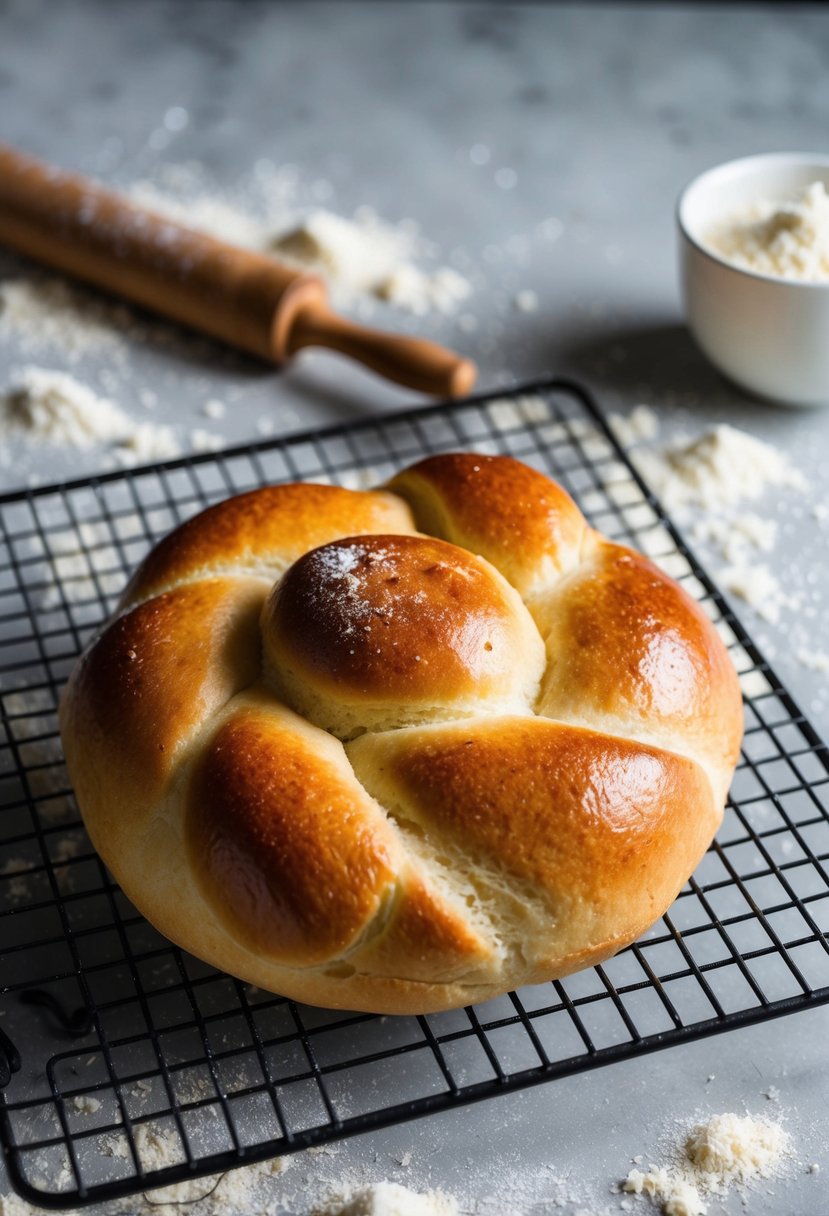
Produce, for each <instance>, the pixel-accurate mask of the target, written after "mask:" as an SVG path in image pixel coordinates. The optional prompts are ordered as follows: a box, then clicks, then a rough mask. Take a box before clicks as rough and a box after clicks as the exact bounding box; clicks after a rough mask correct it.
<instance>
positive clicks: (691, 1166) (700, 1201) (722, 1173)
mask: <svg viewBox="0 0 829 1216" xmlns="http://www.w3.org/2000/svg"><path fill="white" fill-rule="evenodd" d="M793 1155H794V1153H793V1148H792V1144H791V1140H790V1139H789V1136H788V1135H787V1134H786V1132H785V1131H784V1130H783V1128H782V1127H780V1125H779V1124H777V1123H773V1122H771V1121H769V1120H766V1119H755V1118H753V1117H752V1116H750V1115H735V1114H722V1115H714V1116H713V1117H712V1118H711V1119H709V1120H707V1122H705V1123H699V1124H697V1125H696V1126H695V1127H693V1128H692V1129H691V1131H690V1133H689V1134H688V1136H687V1138H686V1140H685V1143H684V1144H683V1146H682V1151H681V1154H680V1155H679V1158H678V1160H677V1161H676V1163H675V1164H674V1165H673V1166H671V1167H667V1166H654V1165H652V1166H650V1168H649V1169H648V1170H647V1171H643V1170H639V1169H633V1170H631V1171H630V1173H629V1174H628V1176H627V1178H626V1179H625V1181H624V1182H623V1183H622V1190H623V1191H626V1192H627V1193H628V1194H633V1195H647V1196H649V1198H650V1199H652V1200H653V1202H654V1203H656V1204H659V1206H660V1210H661V1211H662V1212H663V1214H664V1216H705V1213H706V1212H707V1211H708V1204H707V1201H706V1199H705V1198H704V1196H709V1195H713V1196H722V1195H725V1194H726V1192H727V1191H728V1190H729V1188H730V1187H731V1186H733V1185H737V1186H740V1187H742V1188H745V1187H746V1186H748V1185H750V1184H751V1183H752V1182H756V1181H758V1180H759V1179H763V1178H769V1177H772V1176H774V1175H778V1174H779V1173H780V1172H781V1169H782V1168H783V1167H784V1166H785V1164H786V1162H787V1160H788V1161H791V1159H792V1158H793Z"/></svg>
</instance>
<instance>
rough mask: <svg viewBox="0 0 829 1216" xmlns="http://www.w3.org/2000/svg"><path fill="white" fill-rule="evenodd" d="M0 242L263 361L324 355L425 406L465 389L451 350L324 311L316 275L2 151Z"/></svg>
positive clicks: (469, 369)
mask: <svg viewBox="0 0 829 1216" xmlns="http://www.w3.org/2000/svg"><path fill="white" fill-rule="evenodd" d="M0 243H2V244H5V245H10V246H11V247H12V248H13V249H16V250H18V251H19V252H21V253H25V254H26V255H27V256H29V257H31V258H36V259H37V260H38V261H40V262H46V263H47V264H48V265H49V266H54V267H55V269H57V270H60V271H62V272H63V273H64V274H68V275H72V276H74V277H75V278H78V279H83V280H84V281H85V282H87V283H92V284H93V285H94V286H95V287H100V288H103V290H104V291H108V292H112V294H113V295H117V296H122V297H123V298H124V299H127V300H131V301H133V303H135V304H140V305H142V306H143V307H144V308H149V309H152V310H153V311H154V312H159V313H163V314H164V316H166V317H170V318H171V319H172V320H174V321H178V322H180V323H181V324H183V325H188V326H190V327H191V328H193V329H198V330H201V331H203V332H204V333H207V334H210V335H211V337H213V338H219V339H220V340H221V341H223V342H228V343H230V345H231V346H238V347H240V348H241V349H242V350H245V351H248V352H250V353H251V354H254V355H258V356H259V357H260V358H262V359H266V360H268V361H270V362H273V363H282V362H283V361H284V360H286V359H288V358H289V357H290V356H291V355H293V354H294V353H295V352H296V351H298V350H300V349H301V348H302V347H304V346H325V347H327V348H329V349H330V350H336V351H339V352H340V353H341V354H343V355H348V356H350V358H352V359H357V360H358V361H359V362H360V363H364V364H365V365H366V366H367V367H370V368H371V369H372V370H373V371H375V372H378V373H379V374H380V375H381V376H385V377H386V378H387V379H389V380H394V381H396V382H397V383H398V384H404V385H406V387H408V388H414V389H417V390H418V391H420V392H423V393H432V394H434V395H435V396H441V397H463V396H466V394H467V393H468V392H469V391H470V390H471V388H472V386H473V384H474V383H475V376H476V368H475V364H474V363H472V362H471V361H470V360H469V359H464V358H462V357H461V356H460V355H458V354H456V353H455V352H454V351H450V350H447V349H446V348H445V347H442V346H438V345H437V343H435V342H427V341H425V340H423V339H421V338H408V337H401V336H399V335H395V334H388V333H383V332H381V331H379V330H373V329H366V328H365V327H364V326H362V325H357V324H355V323H354V322H352V321H349V320H347V319H346V318H345V317H341V316H339V315H338V314H337V313H335V312H333V311H332V309H331V308H329V306H328V295H327V291H326V287H325V283H324V282H323V280H322V279H321V278H319V277H318V276H317V275H312V274H306V273H303V272H302V271H298V270H295V269H294V268H292V267H289V266H285V265H284V264H282V263H280V262H278V261H277V260H276V259H275V258H271V257H268V256H266V255H265V254H261V253H253V252H250V251H249V250H246V249H239V248H237V247H236V246H234V245H226V244H224V243H223V242H222V241H218V240H215V239H214V238H213V237H211V236H206V235H205V234H203V233H201V232H195V231H193V230H192V229H190V228H185V227H184V226H183V225H181V224H177V223H174V222H173V221H171V220H169V219H166V218H165V217H164V216H161V215H157V214H155V213H154V212H151V211H147V210H145V209H144V208H143V207H137V206H135V205H134V204H133V203H131V202H130V201H129V200H128V199H126V198H122V197H121V196H120V195H118V194H114V193H113V192H112V191H110V190H105V189H103V187H101V186H99V185H98V184H97V183H96V182H92V181H89V180H88V179H86V178H83V177H80V176H77V175H75V174H72V173H64V172H62V171H61V170H59V169H56V168H54V167H53V166H51V165H48V164H44V163H43V162H42V161H38V160H35V159H34V158H32V157H30V156H26V155H24V154H23V153H21V152H17V151H15V150H14V149H13V148H9V147H5V146H4V145H2V144H0Z"/></svg>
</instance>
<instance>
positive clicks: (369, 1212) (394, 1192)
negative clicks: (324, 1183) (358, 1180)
mask: <svg viewBox="0 0 829 1216" xmlns="http://www.w3.org/2000/svg"><path fill="white" fill-rule="evenodd" d="M319 1211H320V1216H323V1214H324V1216H457V1212H458V1205H457V1202H456V1200H455V1199H453V1198H452V1197H451V1196H449V1195H446V1194H444V1193H443V1192H442V1191H428V1192H427V1193H426V1194H424V1195H420V1194H418V1193H417V1192H416V1191H411V1190H409V1188H408V1187H405V1186H399V1185H398V1184H397V1183H396V1182H377V1183H375V1184H374V1185H373V1186H369V1187H363V1188H360V1189H359V1190H358V1191H356V1193H354V1192H352V1193H351V1194H350V1195H348V1196H344V1197H341V1198H338V1199H336V1200H334V1201H333V1202H332V1203H329V1204H328V1205H327V1206H325V1207H324V1208H321V1209H319Z"/></svg>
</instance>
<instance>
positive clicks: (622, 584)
mask: <svg viewBox="0 0 829 1216" xmlns="http://www.w3.org/2000/svg"><path fill="white" fill-rule="evenodd" d="M61 729H62V735H63V742H64V747H65V750H66V757H67V762H68V765H69V771H70V774H71V777H72V780H73V782H74V785H75V789H76V792H77V796H78V800H79V803H80V806H81V810H82V812H83V816H84V819H85V822H86V826H87V828H88V831H89V834H90V836H91V838H92V841H93V843H94V844H95V846H96V848H97V849H98V851H99V853H100V854H101V856H102V857H103V859H104V861H105V862H106V864H107V865H108V866H109V868H110V869H111V871H112V873H113V874H114V876H115V877H116V879H117V880H118V882H119V883H120V884H121V886H122V887H123V889H124V891H125V892H126V894H127V895H128V896H129V898H130V899H131V900H132V901H133V902H134V903H135V905H136V906H137V907H138V908H139V909H140V911H141V912H142V913H143V914H144V915H146V916H147V917H148V918H149V920H150V921H151V922H152V923H153V924H154V925H156V927H157V928H158V929H159V930H161V932H163V933H164V934H166V935H167V936H168V937H170V938H171V939H172V940H173V941H175V942H177V943H178V944H179V945H180V946H182V947H184V948H185V949H187V950H189V951H191V952H192V953H193V954H196V955H198V956H199V957H201V958H203V959H205V960H207V961H208V962H210V963H211V964H214V965H215V966H217V967H220V968H222V969H223V970H226V971H229V972H231V973H232V974H234V975H236V976H239V977H241V978H242V979H244V980H247V981H250V982H251V983H253V984H256V985H258V986H259V987H262V988H265V989H269V990H272V991H275V992H278V993H281V994H283V995H286V996H290V997H294V998H296V999H298V1000H302V1001H307V1002H310V1003H313V1004H319V1005H329V1006H334V1007H338V1008H354V1009H364V1010H374V1011H379V1012H391V1013H423V1012H429V1011H433V1010H439V1009H446V1008H452V1007H455V1006H459V1005H463V1004H467V1003H469V1002H472V1001H476V1000H481V999H485V998H489V997H492V996H495V995H497V994H499V993H501V992H504V991H506V990H508V989H510V988H512V987H515V986H519V985H523V984H529V983H536V982H540V981H543V980H548V979H551V978H554V977H557V976H562V975H565V974H567V973H569V972H571V971H573V970H576V969H578V968H580V967H584V966H587V965H589V964H592V963H596V962H599V961H601V960H603V959H606V958H607V957H609V956H610V955H612V954H613V953H614V952H615V951H617V950H619V949H620V948H621V947H622V946H624V945H626V944H627V943H629V942H631V941H632V940H633V939H634V938H636V937H637V935H639V934H640V933H641V932H642V931H643V930H645V929H646V928H647V927H648V926H649V925H651V924H652V923H653V921H655V920H656V919H657V918H658V917H659V916H660V915H661V914H662V913H663V912H664V911H665V909H666V908H667V907H668V905H669V904H670V903H671V901H672V900H673V899H674V898H675V896H676V894H677V892H678V891H679V889H680V887H681V886H682V884H683V883H684V882H685V881H686V879H687V878H688V876H689V875H690V873H691V872H692V870H693V869H694V867H695V865H696V864H697V862H698V861H699V860H700V858H701V856H702V854H703V853H704V852H705V850H706V848H707V847H708V845H709V844H710V842H711V839H712V837H713V835H714V833H715V831H716V829H717V827H718V825H719V823H720V819H721V817H722V811H723V804H724V800H725V797H726V793H727V790H728V786H729V783H730V780H731V776H732V773H733V770H734V765H735V762H736V758H737V754H738V749H739V745H740V740H741V734H742V711H741V701H740V695H739V689H738V684H737V679H736V676H735V673H734V670H733V667H732V665H731V663H730V660H729V657H728V655H727V653H726V650H725V648H724V646H723V644H722V643H721V641H720V639H719V637H718V635H717V633H716V632H715V630H714V628H713V627H712V625H711V623H710V622H709V620H708V618H707V617H706V616H705V614H704V613H703V612H702V610H701V609H700V608H699V607H698V606H697V605H696V604H695V603H694V602H693V601H692V600H691V599H690V598H689V597H688V596H687V595H686V594H685V593H684V592H683V591H682V590H681V588H680V587H679V586H678V585H677V584H676V583H674V582H673V581H672V580H671V579H669V578H668V577H667V576H666V575H665V574H663V573H662V572H661V571H660V570H658V569H657V568H656V567H655V566H654V565H652V564H651V562H649V561H648V560H647V559H646V558H644V557H642V556H640V555H639V554H637V553H634V552H633V551H631V550H629V549H626V548H623V547H622V546H620V545H617V544H612V543H611V542H609V541H608V540H606V539H605V538H603V537H602V536H601V535H599V534H598V533H597V532H595V531H593V530H592V529H591V528H590V527H589V526H588V525H587V523H586V521H585V520H584V518H583V517H582V515H581V513H580V512H579V510H578V509H577V507H576V506H575V504H574V503H573V501H572V500H571V499H570V498H569V496H568V495H567V494H566V493H565V492H564V491H563V490H562V489H561V488H560V487H559V486H558V485H556V484H555V483H554V482H552V481H550V480H549V479H548V478H547V477H545V476H544V475H542V474H541V473H538V472H536V471H534V470H533V469H531V468H529V467H527V466H526V465H523V464H520V463H519V462H518V461H515V460H512V459H510V458H507V457H499V456H496V457H492V456H480V455H472V454H454V455H447V456H436V457H431V458H429V459H426V460H423V461H421V462H420V463H418V464H415V465H413V466H412V467H411V468H408V469H405V470H403V471H402V472H401V473H399V474H398V475H397V476H396V477H395V478H393V480H392V481H391V482H390V483H389V485H388V486H386V487H385V488H384V489H380V490H375V491H365V492H356V491H349V490H345V489H339V488H336V487H332V486H325V485H302V484H298V485H283V486H272V487H268V488H266V489H263V490H257V491H254V492H252V493H249V494H243V495H241V496H239V497H237V498H232V499H230V500H229V501H227V502H224V503H221V504H219V505H218V506H214V507H211V508H210V509H208V510H206V511H204V512H203V513H202V514H200V515H198V516H196V517H195V518H193V519H191V520H189V521H188V522H187V523H185V524H183V525H182V526H181V527H179V528H178V529H177V530H176V531H174V532H173V533H172V534H171V535H169V536H168V537H167V538H166V539H165V540H163V541H162V542H161V543H160V544H159V545H158V546H157V547H156V548H155V549H154V550H153V551H152V552H151V553H150V554H149V556H148V557H147V558H146V559H145V561H144V562H143V564H142V565H141V567H140V568H139V569H138V571H137V572H136V574H135V575H134V577H133V578H132V581H131V582H130V584H129V586H128V587H127V590H126V592H125V594H124V597H123V599H122V602H121V604H120V606H119V608H118V611H117V613H116V614H115V617H114V618H113V620H112V621H111V622H110V623H109V624H108V625H107V627H106V628H105V629H104V631H103V633H102V634H101V635H100V637H98V638H97V640H95V641H94V642H93V644H92V645H91V646H90V647H89V649H88V650H87V651H86V653H85V654H84V656H83V657H82V658H81V659H80V661H79V662H78V665H77V667H76V669H75V671H74V672H73V674H72V677H71V679H70V681H69V684H68V686H67V688H66V690H65V694H64V696H63V699H62V704H61Z"/></svg>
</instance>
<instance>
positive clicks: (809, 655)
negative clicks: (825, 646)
mask: <svg viewBox="0 0 829 1216" xmlns="http://www.w3.org/2000/svg"><path fill="white" fill-rule="evenodd" d="M797 661H798V662H799V663H802V664H803V666H804V667H808V668H809V670H810V671H820V672H823V673H824V674H825V675H829V654H826V652H825V651H821V650H806V649H802V650H798V651H797Z"/></svg>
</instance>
